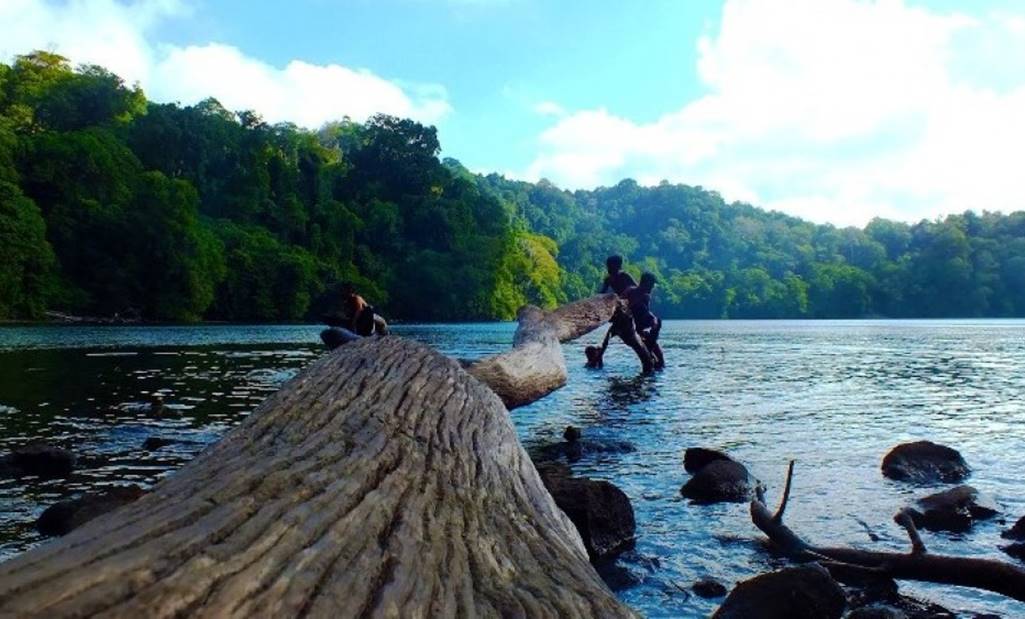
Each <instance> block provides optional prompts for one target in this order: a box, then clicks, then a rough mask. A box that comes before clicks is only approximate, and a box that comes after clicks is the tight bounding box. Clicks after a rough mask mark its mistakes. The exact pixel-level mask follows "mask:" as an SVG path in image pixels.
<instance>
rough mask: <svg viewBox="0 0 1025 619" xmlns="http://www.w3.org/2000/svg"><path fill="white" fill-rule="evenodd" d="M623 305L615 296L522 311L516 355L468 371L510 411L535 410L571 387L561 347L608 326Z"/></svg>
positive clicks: (510, 353)
mask: <svg viewBox="0 0 1025 619" xmlns="http://www.w3.org/2000/svg"><path fill="white" fill-rule="evenodd" d="M619 305H620V301H619V298H618V297H617V296H616V295H615V294H614V293H610V294H605V295H598V296H594V297H591V298H588V299H583V300H581V301H576V302H574V303H570V304H568V305H563V306H562V307H560V308H559V309H557V310H555V311H553V312H547V313H546V312H544V311H542V310H541V309H539V308H537V307H533V306H530V305H528V306H526V307H524V308H523V309H521V310H520V311H519V316H518V317H517V318H518V320H519V326H518V327H517V329H516V335H515V336H513V348H512V350H510V351H508V352H504V353H502V354H499V355H494V356H491V357H485V358H484V359H481V360H479V361H477V362H475V363H472V364H471V365H470V366H469V367H468V368H467V371H468V372H469V373H470V374H473V375H474V376H475V377H477V379H478V380H480V381H481V382H483V383H485V384H486V385H488V386H489V387H491V389H492V390H493V391H494V392H495V393H497V394H498V397H500V398H502V402H503V403H504V404H505V405H506V407H508V408H509V409H513V408H516V407H518V406H523V405H525V404H530V403H531V402H534V401H536V400H539V399H540V398H542V397H544V396H545V395H547V394H549V393H551V392H552V391H555V390H556V389H558V388H560V387H562V386H563V385H565V384H566V359H565V357H564V356H563V354H562V346H560V345H559V344H560V343H561V342H567V341H569V340H574V339H576V338H578V337H580V336H581V335H584V334H585V333H587V332H589V331H593V330H594V329H595V328H597V327H598V326H600V325H602V324H604V323H606V322H608V321H609V320H610V319H611V318H612V315H613V314H614V313H615V312H616V308H618V307H619Z"/></svg>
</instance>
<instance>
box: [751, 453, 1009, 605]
mask: <svg viewBox="0 0 1025 619" xmlns="http://www.w3.org/2000/svg"><path fill="white" fill-rule="evenodd" d="M793 472H794V467H793V462H791V463H790V467H789V470H788V473H787V484H786V487H787V488H788V489H789V488H790V483H791V478H792V476H793ZM788 494H789V493H784V500H783V501H782V503H781V505H780V509H779V510H778V511H777V513H776V514H772V513H771V512H770V511H769V510H768V508H767V507H766V506H765V500H764V498H763V497H761V496H759V498H757V499H755V500H753V501H751V521H752V522H753V523H754V524H755V526H756V527H758V528H759V529H761V531H762V532H763V533H765V534H766V535H768V536H769V540H770V541H771V542H772V543H773V544H774V545H775V546H776V547H777V548H779V549H780V550H781V551H782V552H783V553H784V554H786V555H787V556H789V557H791V558H793V559H795V560H798V561H821V560H823V559H825V561H822V564H823V565H824V566H825V567H826V568H827V569H830V571H834V569H837V570H838V571H843V570H849V569H850V568H853V569H856V570H857V569H862V570H869V571H871V573H873V574H875V575H878V576H885V577H888V578H893V579H895V580H918V581H924V582H934V583H940V584H947V585H958V586H961V587H973V588H975V589H985V590H987V591H993V592H994V593H999V594H1002V595H1006V596H1007V597H1009V598H1013V599H1015V600H1020V601H1025V570H1023V569H1021V568H1019V567H1017V566H1015V565H1011V564H1010V563H1004V562H1003V561H995V560H991V559H976V558H970V557H952V556H946V555H935V554H931V553H928V552H926V550H925V544H923V543H922V539H921V537H919V535H918V530H917V529H916V528H915V525H914V523H912V522H911V519H910V517H909V516H908V514H906V513H904V512H901V513H899V514H897V516H895V518H894V519H895V520H896V521H897V522H898V524H901V526H903V527H904V528H905V529H906V530H907V533H908V537H910V539H911V544H912V548H911V552H909V553H906V554H904V553H898V552H876V551H869V550H859V549H857V548H846V547H827V546H814V545H812V544H809V543H808V542H806V541H804V540H803V539H801V537H799V536H798V535H797V534H796V533H794V532H793V531H792V530H790V528H789V527H787V526H786V525H785V524H783V518H782V515H783V508H784V507H785V506H786V497H787V496H788ZM777 516H778V518H777Z"/></svg>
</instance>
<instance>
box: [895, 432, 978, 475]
mask: <svg viewBox="0 0 1025 619" xmlns="http://www.w3.org/2000/svg"><path fill="white" fill-rule="evenodd" d="M882 471H883V475H885V476H886V477H889V478H890V479H896V480H898V481H911V482H916V483H939V482H943V483H957V482H959V481H964V479H965V478H966V477H968V475H969V473H971V469H970V468H968V464H967V463H966V462H965V461H964V458H962V457H961V454H960V453H958V452H957V450H955V449H952V448H950V447H947V446H945V445H938V444H936V443H933V442H931V441H916V442H914V443H904V444H901V445H897V446H896V447H894V448H893V449H891V450H890V453H888V454H886V457H884V458H883V464H882Z"/></svg>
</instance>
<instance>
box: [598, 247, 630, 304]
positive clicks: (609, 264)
mask: <svg viewBox="0 0 1025 619" xmlns="http://www.w3.org/2000/svg"><path fill="white" fill-rule="evenodd" d="M605 268H606V269H607V270H608V272H609V274H608V275H607V276H606V277H605V281H604V282H602V285H601V293H602V294H605V293H606V292H609V291H610V290H611V291H612V292H615V293H616V294H618V295H619V296H623V293H624V292H626V290H627V289H628V288H631V287H633V286H636V285H637V282H635V281H634V278H632V277H630V274H629V273H627V272H626V271H624V270H623V257H622V256H609V257H608V258H606V259H605Z"/></svg>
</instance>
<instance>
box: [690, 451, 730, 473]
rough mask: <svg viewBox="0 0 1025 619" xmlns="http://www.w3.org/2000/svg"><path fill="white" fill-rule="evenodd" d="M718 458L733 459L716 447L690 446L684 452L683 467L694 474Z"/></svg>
mask: <svg viewBox="0 0 1025 619" xmlns="http://www.w3.org/2000/svg"><path fill="white" fill-rule="evenodd" d="M716 460H729V461H731V462H732V461H733V458H731V457H729V456H727V455H726V454H724V453H723V452H721V451H716V450H715V449H705V448H704V447H690V448H688V449H687V451H686V452H685V453H684V454H683V468H685V469H686V470H687V472H688V473H690V474H691V475H693V474H694V473H697V472H698V471H700V470H701V469H703V468H705V466H706V465H707V464H709V463H711V462H714V461H716Z"/></svg>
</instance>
